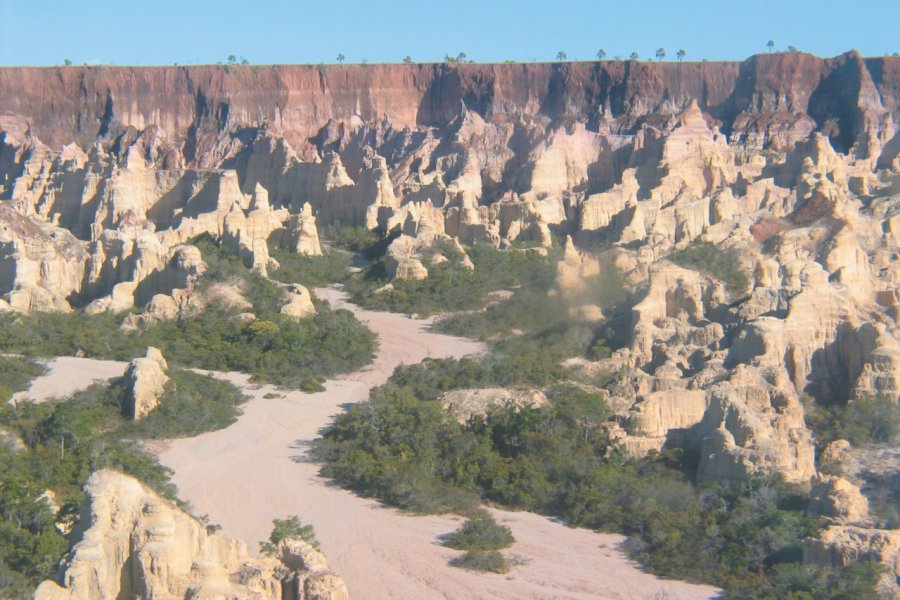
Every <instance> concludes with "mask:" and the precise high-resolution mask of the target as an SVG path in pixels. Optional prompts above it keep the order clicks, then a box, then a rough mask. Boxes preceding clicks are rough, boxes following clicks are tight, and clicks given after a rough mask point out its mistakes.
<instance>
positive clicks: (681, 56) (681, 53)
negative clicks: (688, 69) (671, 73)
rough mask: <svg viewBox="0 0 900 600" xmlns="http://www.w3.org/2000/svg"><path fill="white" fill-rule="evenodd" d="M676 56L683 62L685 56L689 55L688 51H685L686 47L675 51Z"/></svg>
mask: <svg viewBox="0 0 900 600" xmlns="http://www.w3.org/2000/svg"><path fill="white" fill-rule="evenodd" d="M675 56H677V57H678V62H681V61H683V60H684V57H685V56H687V52H685V51H684V48H682V49H681V50H679V51H678V52H676V53H675Z"/></svg>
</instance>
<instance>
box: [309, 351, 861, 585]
mask: <svg viewBox="0 0 900 600" xmlns="http://www.w3.org/2000/svg"><path fill="white" fill-rule="evenodd" d="M443 364H447V365H449V363H443ZM438 366H439V363H438V364H436V363H435V362H432V363H430V364H429V366H428V368H421V369H420V370H418V371H417V377H415V378H414V384H412V385H400V384H399V383H398V381H399V380H402V379H403V378H404V374H405V375H407V376H408V375H409V372H408V371H407V370H401V371H400V372H399V373H398V375H399V377H396V378H394V380H392V381H391V382H389V383H388V384H386V385H385V386H383V387H381V388H378V389H376V390H375V391H373V393H372V396H371V399H370V401H369V402H368V403H365V404H359V405H355V406H353V407H351V408H350V410H349V411H348V412H347V413H345V414H342V415H340V416H339V417H337V418H336V419H335V422H334V423H333V425H331V426H330V427H329V428H328V430H327V431H326V432H325V433H324V436H323V438H322V439H321V440H320V441H319V442H318V446H317V448H316V453H317V455H318V456H319V457H320V458H321V459H323V460H324V461H325V462H326V464H325V466H324V468H323V474H325V475H327V476H330V477H333V478H335V479H336V480H338V481H339V482H340V483H342V484H343V485H345V486H347V487H350V488H351V489H354V490H356V491H357V492H359V493H361V494H363V495H367V496H375V497H377V498H380V499H382V500H384V501H386V502H388V503H390V504H393V505H396V506H400V507H403V508H406V509H410V510H416V511H425V512H444V511H457V512H459V511H462V512H467V511H471V510H473V507H474V506H477V505H478V503H480V502H483V501H489V502H495V503H497V504H500V505H503V506H507V507H510V508H514V509H521V510H531V511H536V512H541V513H544V514H549V515H555V516H559V517H562V518H563V519H565V520H566V522H568V523H570V524H572V525H577V526H582V527H590V528H594V529H602V530H608V531H619V532H623V533H626V534H628V535H630V536H632V543H631V547H630V551H631V554H632V556H633V557H634V558H636V559H638V560H640V561H641V562H642V563H644V564H645V565H647V566H648V568H650V569H651V570H652V571H653V572H655V573H659V574H662V575H667V576H672V577H679V578H689V579H694V580H698V581H706V582H711V583H715V584H717V585H721V586H723V587H725V588H726V589H727V590H729V592H730V593H731V594H732V597H735V598H739V597H747V598H784V597H786V596H787V593H788V592H789V591H797V592H804V591H805V592H808V593H810V594H812V595H811V596H809V597H813V598H839V597H842V596H841V595H840V593H848V592H847V586H850V588H852V590H851V591H852V593H853V594H858V595H855V596H853V597H874V596H872V595H871V594H869V595H866V594H867V593H868V592H867V591H866V590H871V586H872V585H873V582H874V578H875V576H876V574H877V571H876V570H874V569H873V568H871V567H869V566H859V567H853V568H850V569H845V570H841V572H840V574H839V575H838V574H833V575H830V574H828V572H827V570H816V569H809V568H806V567H803V566H802V565H801V564H800V558H801V557H800V544H801V541H802V539H803V538H805V537H808V536H811V535H814V534H815V533H816V531H817V529H818V525H817V523H816V522H815V520H813V519H811V518H809V517H807V516H806V515H805V507H806V503H807V499H806V497H805V496H804V495H803V493H802V492H801V491H800V490H799V489H797V488H794V487H792V486H790V485H787V484H785V483H783V482H781V481H780V480H778V479H777V478H770V479H757V480H753V481H750V482H747V483H744V484H742V485H739V486H726V485H712V484H706V485H703V486H699V487H698V486H695V485H694V484H693V483H692V482H691V480H690V478H689V477H688V476H687V475H685V469H684V466H685V465H684V460H685V458H686V457H684V456H682V455H681V454H680V453H678V452H667V453H664V454H662V455H656V456H650V457H648V458H646V459H642V460H635V459H628V458H626V457H625V456H624V455H623V453H622V452H621V451H620V450H619V449H618V448H617V447H615V446H612V445H610V443H609V440H608V439H607V438H606V436H605V434H604V432H603V430H602V429H601V428H600V427H599V424H600V423H601V422H602V420H603V417H604V415H605V412H606V410H607V409H606V407H605V406H604V404H603V402H602V400H601V399H600V397H599V396H594V397H583V396H582V397H578V396H577V395H576V397H575V398H573V399H571V400H570V399H569V398H567V395H568V394H567V392H566V391H565V388H563V389H562V390H557V393H556V394H555V401H554V403H553V405H552V406H549V407H543V408H531V409H522V410H519V411H516V410H513V409H511V408H498V409H495V410H493V411H492V412H490V413H489V414H488V415H487V416H485V417H475V418H473V419H472V420H471V421H470V422H469V423H467V424H463V425H461V424H459V423H458V422H456V421H455V420H454V419H452V418H448V416H447V415H445V414H444V413H443V411H442V410H441V408H440V406H439V403H437V402H435V401H434V399H435V398H434V395H435V394H434V392H432V393H431V394H430V395H423V396H421V397H420V394H421V393H423V391H424V390H441V389H444V388H448V387H455V386H456V384H454V383H451V382H455V381H459V386H460V387H462V386H465V385H466V382H465V381H460V380H458V379H455V371H451V374H450V375H448V373H447V372H444V371H443V370H442V369H440V368H438ZM568 393H571V391H570V392H568ZM851 575H852V577H851ZM825 581H828V582H831V583H830V584H829V585H832V587H834V586H837V587H836V588H835V589H838V588H839V589H841V590H843V591H841V592H840V593H837V592H835V593H834V594H830V595H829V594H828V593H825V590H827V589H829V588H827V587H826V588H823V587H821V586H822V585H823V582H825ZM797 597H804V596H797Z"/></svg>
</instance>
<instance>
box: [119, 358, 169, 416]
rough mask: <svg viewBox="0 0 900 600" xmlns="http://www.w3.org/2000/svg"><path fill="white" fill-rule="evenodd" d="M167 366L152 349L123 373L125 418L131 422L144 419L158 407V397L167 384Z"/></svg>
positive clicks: (135, 360)
mask: <svg viewBox="0 0 900 600" xmlns="http://www.w3.org/2000/svg"><path fill="white" fill-rule="evenodd" d="M167 369H168V364H167V363H166V359H165V358H163V355H162V353H161V352H160V351H159V350H158V349H156V348H153V347H149V348H147V355H146V356H145V357H143V358H136V359H134V360H132V361H131V363H130V364H129V365H128V370H127V371H126V372H125V386H126V388H125V407H124V411H125V416H126V417H128V418H129V419H131V420H133V421H138V420H140V419H143V418H144V417H146V416H147V415H148V414H149V413H150V411H152V410H153V409H154V408H156V407H157V406H158V405H159V401H160V396H161V395H162V394H163V392H165V390H166V386H167V384H168V383H169V377H168V375H166V370H167Z"/></svg>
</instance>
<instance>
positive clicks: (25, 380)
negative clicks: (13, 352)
mask: <svg viewBox="0 0 900 600" xmlns="http://www.w3.org/2000/svg"><path fill="white" fill-rule="evenodd" d="M44 371H46V368H45V367H44V366H43V365H41V364H38V363H37V362H35V361H34V360H31V359H28V358H23V357H20V356H0V404H6V402H8V401H9V399H10V398H11V397H12V395H13V394H14V393H16V392H19V391H22V390H24V389H26V388H27V387H28V384H29V383H30V382H31V380H32V379H34V378H35V377H37V376H38V375H40V374H41V373H43V372H44Z"/></svg>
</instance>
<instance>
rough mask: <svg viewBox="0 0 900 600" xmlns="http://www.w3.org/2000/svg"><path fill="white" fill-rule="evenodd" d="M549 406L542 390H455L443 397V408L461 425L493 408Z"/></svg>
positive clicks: (516, 408)
mask: <svg viewBox="0 0 900 600" xmlns="http://www.w3.org/2000/svg"><path fill="white" fill-rule="evenodd" d="M547 404H548V400H547V397H546V396H545V395H544V393H543V392H541V391H540V390H517V389H503V388H484V389H475V390H454V391H452V392H447V393H445V394H444V395H443V396H441V406H442V407H443V408H444V410H446V411H447V412H449V413H450V414H451V415H453V416H454V417H456V419H457V420H458V421H459V422H460V423H466V422H468V420H469V419H471V418H472V417H474V416H479V415H486V414H487V413H488V412H489V411H490V410H491V409H493V408H500V407H511V408H513V409H515V410H518V409H521V408H539V407H541V406H546V405H547Z"/></svg>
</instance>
